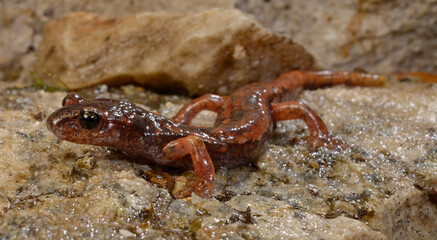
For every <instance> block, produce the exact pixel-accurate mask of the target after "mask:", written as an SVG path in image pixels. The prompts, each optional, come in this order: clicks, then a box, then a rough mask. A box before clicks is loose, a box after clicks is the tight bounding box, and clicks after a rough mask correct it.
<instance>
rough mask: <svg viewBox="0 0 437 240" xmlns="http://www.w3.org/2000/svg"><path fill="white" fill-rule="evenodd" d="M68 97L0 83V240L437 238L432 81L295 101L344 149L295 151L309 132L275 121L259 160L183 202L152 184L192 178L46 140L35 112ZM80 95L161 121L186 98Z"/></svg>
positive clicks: (338, 90)
mask: <svg viewBox="0 0 437 240" xmlns="http://www.w3.org/2000/svg"><path fill="white" fill-rule="evenodd" d="M65 94H66V93H65V92H54V93H50V92H45V91H42V90H38V89H32V88H26V89H6V88H5V87H2V89H1V92H0V103H1V104H0V109H1V111H0V136H1V138H0V139H1V142H0V153H1V154H0V169H1V171H2V173H3V174H1V175H0V215H1V217H0V235H1V236H2V237H4V238H10V239H14V238H24V237H31V238H68V237H71V238H92V237H94V238H101V239H104V238H140V239H141V238H142V239H150V238H152V239H153V238H159V237H164V238H173V239H186V238H197V239H211V238H235V239H243V238H244V239H246V238H252V239H253V238H257V239H275V238H302V239H314V238H323V239H435V238H436V236H437V232H436V229H437V222H436V216H437V204H436V203H435V202H432V194H433V191H435V190H433V189H432V188H433V187H434V188H435V186H436V185H437V174H436V173H437V171H436V170H437V154H436V150H435V146H436V141H437V134H436V131H435V126H436V119H437V109H436V106H437V104H436V102H435V101H436V99H437V87H436V85H433V84H416V83H391V84H390V86H387V87H382V88H359V87H357V88H346V87H342V86H339V87H334V88H327V89H319V90H315V91H305V92H303V94H302V95H301V98H300V99H301V100H302V101H304V102H305V103H307V104H308V105H310V106H311V107H312V108H313V109H314V110H315V111H316V112H317V113H319V114H320V116H321V117H322V118H323V119H324V121H325V123H326V124H327V126H328V128H329V129H330V130H331V131H332V133H333V134H334V135H335V136H337V137H338V138H340V139H342V140H343V141H345V142H346V143H347V144H348V145H349V148H347V149H346V150H344V151H340V152H337V151H330V150H324V149H321V150H319V151H317V152H310V151H308V148H307V147H306V146H305V145H300V144H296V143H297V142H299V139H300V138H302V137H303V136H304V135H305V134H306V129H305V126H304V125H303V124H302V123H301V122H299V121H287V122H281V123H278V125H277V128H276V130H275V134H274V136H273V138H272V140H271V142H270V144H269V146H268V149H267V150H266V151H265V153H264V154H263V155H261V156H260V157H259V159H258V160H257V161H256V162H254V163H253V164H252V165H250V166H244V167H240V168H235V169H220V170H218V171H217V172H216V182H215V185H214V193H213V196H214V197H213V198H211V199H202V198H199V197H197V196H195V195H193V196H192V197H189V198H186V199H182V200H181V199H179V200H176V199H174V198H173V196H172V194H171V191H170V190H169V189H168V188H171V186H168V185H165V184H164V185H162V184H161V185H160V184H159V183H160V182H161V181H156V180H152V179H153V178H158V179H159V177H158V175H159V174H160V172H162V173H165V174H169V175H170V176H171V177H173V178H175V179H180V178H186V179H188V180H189V179H191V178H193V174H192V172H190V171H187V172H181V171H178V170H175V169H162V168H159V167H156V166H147V165H141V164H137V163H134V162H132V161H127V159H126V157H125V156H124V155H123V154H122V153H121V152H119V151H117V150H115V149H111V148H104V147H102V148H101V147H91V146H87V145H78V144H73V143H69V142H65V141H59V140H57V139H56V138H55V137H54V136H53V134H51V133H50V132H49V131H48V130H47V129H46V127H45V118H46V117H47V116H48V115H49V114H50V113H51V112H52V111H54V110H55V109H57V108H58V107H60V105H61V101H62V99H63V97H64V96H65ZM81 94H82V95H83V96H86V97H96V96H97V97H111V98H117V99H124V100H131V101H134V102H136V103H137V104H139V105H141V106H144V107H145V108H147V109H149V110H156V111H158V112H160V113H161V114H163V115H166V116H173V115H174V114H175V113H176V112H177V110H178V109H179V108H180V107H181V106H182V105H183V104H184V103H186V102H187V101H189V99H188V98H185V97H179V96H173V95H157V94H155V93H152V92H148V91H144V89H142V88H139V87H133V86H127V87H122V88H119V89H117V88H114V89H112V88H111V89H108V87H106V86H104V85H103V86H99V87H97V88H94V89H90V90H83V91H81ZM213 118H214V114H211V113H208V112H206V113H203V114H201V116H200V117H198V118H197V119H196V121H195V123H194V124H195V125H211V123H212V122H213ZM151 169H153V170H154V171H153V172H150V170H151ZM147 175H149V176H147ZM161 175H162V176H164V174H161ZM171 177H168V179H171ZM161 180H162V178H161ZM176 181H177V180H176ZM175 185H176V184H175ZM430 199H431V200H430ZM54 223H56V224H54Z"/></svg>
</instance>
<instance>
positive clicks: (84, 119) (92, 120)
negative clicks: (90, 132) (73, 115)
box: [79, 110, 102, 129]
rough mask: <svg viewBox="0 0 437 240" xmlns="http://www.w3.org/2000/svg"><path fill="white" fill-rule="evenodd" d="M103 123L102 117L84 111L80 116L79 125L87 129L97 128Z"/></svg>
mask: <svg viewBox="0 0 437 240" xmlns="http://www.w3.org/2000/svg"><path fill="white" fill-rule="evenodd" d="M101 121H102V118H101V117H100V115H99V114H98V113H96V112H93V111H89V110H82V111H81V112H80V116H79V123H80V125H81V126H82V127H83V128H85V129H93V128H96V127H97V126H98V125H99V123H100V122H101Z"/></svg>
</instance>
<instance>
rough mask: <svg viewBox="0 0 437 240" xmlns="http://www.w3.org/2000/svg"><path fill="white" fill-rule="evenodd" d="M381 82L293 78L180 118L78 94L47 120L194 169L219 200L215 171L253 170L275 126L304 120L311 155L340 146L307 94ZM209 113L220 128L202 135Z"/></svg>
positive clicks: (81, 139) (208, 100)
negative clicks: (197, 120) (200, 123)
mask: <svg viewBox="0 0 437 240" xmlns="http://www.w3.org/2000/svg"><path fill="white" fill-rule="evenodd" d="M384 83H385V78H384V77H380V76H377V75H367V74H360V73H346V72H328V71H322V72H307V71H294V72H290V73H286V74H284V75H282V76H281V77H279V78H278V79H276V80H275V81H273V82H266V83H254V84H250V85H247V86H245V87H242V88H240V89H239V90H237V91H236V92H235V93H234V94H232V95H231V96H229V97H222V96H218V95H213V94H207V95H204V96H202V97H199V98H197V99H195V100H193V101H192V102H191V103H189V104H187V105H186V106H184V107H183V108H182V109H181V110H180V111H179V113H178V114H177V115H176V116H175V117H174V118H173V119H168V118H165V117H163V116H160V115H157V114H154V113H151V112H148V111H146V110H144V109H141V108H139V107H137V106H135V105H133V104H131V103H128V102H124V101H116V100H110V99H97V100H85V99H83V98H81V97H80V96H79V95H77V94H75V93H70V94H69V95H68V96H67V97H66V98H65V99H64V106H63V107H62V108H61V109H58V110H57V111H55V112H54V113H53V114H52V115H51V116H50V117H49V118H48V120H47V126H48V128H49V129H50V130H51V131H52V132H53V133H54V134H55V135H56V136H57V137H58V138H59V139H63V140H67V141H71V142H76V143H84V144H93V145H99V146H111V147H116V148H118V149H120V150H123V151H124V152H126V153H127V154H129V155H131V156H133V157H135V158H137V159H142V160H145V161H147V162H150V163H155V164H160V165H165V166H171V167H177V168H184V169H190V168H194V170H195V173H196V176H197V186H196V189H195V192H196V193H197V194H198V195H200V196H204V197H207V196H209V195H210V194H211V190H212V183H213V181H214V169H215V168H218V167H221V166H225V167H237V166H241V165H246V164H248V163H249V162H252V161H254V160H255V159H256V157H258V156H259V155H260V154H261V153H262V152H263V151H264V150H265V147H266V144H267V140H268V139H269V138H270V136H271V134H272V131H273V126H274V123H275V122H278V121H282V120H289V119H302V120H303V121H305V123H306V124H307V125H308V128H309V131H310V135H309V136H308V137H306V141H307V142H308V143H309V145H310V147H311V148H318V147H328V148H332V147H337V146H342V142H340V141H337V140H335V139H333V138H332V137H331V136H330V135H329V133H328V130H327V128H326V126H325V125H324V123H323V121H322V120H321V119H320V118H319V117H318V116H317V114H315V113H314V112H313V111H312V110H311V109H310V108H309V107H307V106H306V105H304V104H302V103H300V102H297V101H292V100H293V99H295V98H296V97H297V95H298V93H299V92H300V90H302V89H304V88H305V89H313V88H318V87H323V86H330V85H336V84H347V85H362V86H367V85H369V86H370V85H381V84H384ZM202 110H211V111H214V112H217V113H218V116H217V120H216V122H215V124H214V127H211V128H195V127H192V126H190V123H191V120H192V119H193V118H194V117H195V116H196V114H197V113H199V112H200V111H202Z"/></svg>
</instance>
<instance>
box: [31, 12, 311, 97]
mask: <svg viewBox="0 0 437 240" xmlns="http://www.w3.org/2000/svg"><path fill="white" fill-rule="evenodd" d="M37 56H38V59H39V60H40V61H38V62H37V64H36V65H35V71H36V72H37V74H38V75H39V77H40V78H42V79H43V80H44V81H46V83H48V84H55V85H58V86H66V87H67V88H69V89H79V88H84V87H89V86H92V85H96V84H100V83H108V84H117V85H120V84H122V83H126V82H136V83H139V84H143V85H145V86H148V87H152V88H155V89H163V90H166V91H169V90H170V91H172V90H173V91H175V90H176V91H179V92H180V91H181V89H183V90H182V91H185V92H186V93H188V94H189V95H200V94H204V93H210V92H214V93H220V94H230V93H231V92H233V91H234V90H236V89H237V88H238V87H240V86H242V85H245V84H247V83H250V82H255V81H271V80H273V79H274V78H275V77H277V76H278V75H280V74H281V73H284V72H288V71H290V70H293V69H314V68H316V66H315V63H314V61H313V58H312V56H311V55H310V54H308V53H307V52H306V51H305V50H304V49H303V48H302V47H301V46H299V45H297V44H296V43H294V42H293V41H292V40H291V39H288V38H284V37H281V36H278V35H274V34H272V33H271V32H270V31H269V30H267V29H265V28H263V27H262V26H261V25H260V24H259V23H258V22H256V21H255V20H254V19H253V18H252V17H250V16H248V15H246V14H244V13H242V12H240V11H238V10H219V9H214V10H209V11H205V12H200V13H195V14H170V13H164V12H160V13H142V14H136V15H129V16H124V17H119V18H106V17H104V16H101V15H96V14H87V13H73V14H69V15H67V16H66V17H65V18H62V19H60V20H57V21H54V22H51V23H49V24H47V26H46V28H45V31H44V39H43V41H42V42H41V45H40V46H39V48H38V53H37Z"/></svg>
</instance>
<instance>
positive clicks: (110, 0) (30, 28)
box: [0, 0, 234, 84]
mask: <svg viewBox="0 0 437 240" xmlns="http://www.w3.org/2000/svg"><path fill="white" fill-rule="evenodd" d="M233 5H234V0H220V1H216V0H189V1H167V0H147V1H119V0H65V1H58V0H38V1H34V0H20V1H1V2H0V7H1V11H0V19H1V21H0V81H15V82H20V83H21V82H24V83H27V84H29V83H30V82H31V80H32V79H31V77H30V75H29V72H30V71H32V70H33V63H34V61H35V60H36V59H35V53H34V50H35V49H36V48H37V46H38V44H39V42H40V41H41V38H42V36H41V35H42V30H43V27H44V25H45V24H46V23H47V22H48V21H50V20H53V19H58V18H61V17H63V16H65V15H66V14H67V13H70V12H75V11H87V12H93V13H101V14H104V15H105V16H110V17H117V16H121V15H127V14H132V13H140V12H155V11H167V12H180V13H182V12H199V11H204V10H206V9H210V8H232V7H233Z"/></svg>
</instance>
